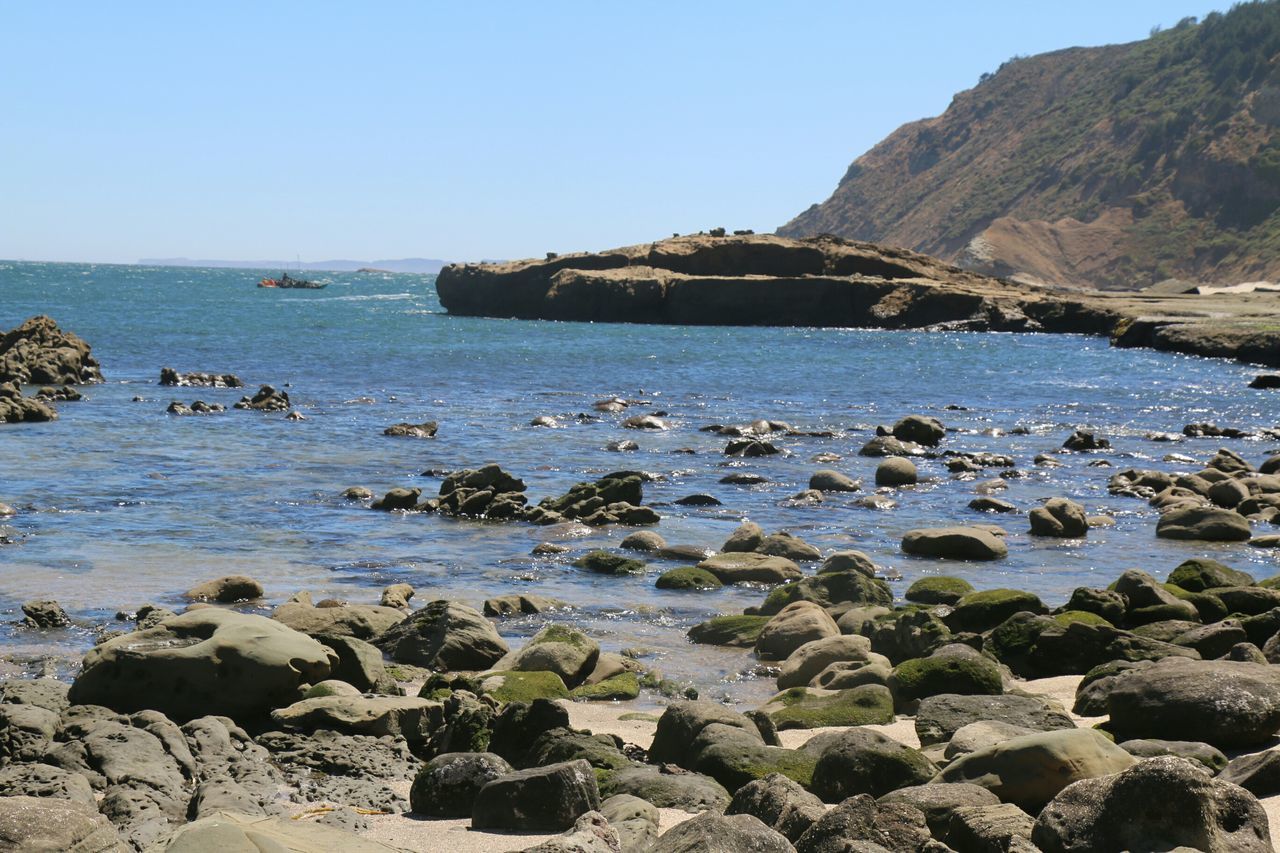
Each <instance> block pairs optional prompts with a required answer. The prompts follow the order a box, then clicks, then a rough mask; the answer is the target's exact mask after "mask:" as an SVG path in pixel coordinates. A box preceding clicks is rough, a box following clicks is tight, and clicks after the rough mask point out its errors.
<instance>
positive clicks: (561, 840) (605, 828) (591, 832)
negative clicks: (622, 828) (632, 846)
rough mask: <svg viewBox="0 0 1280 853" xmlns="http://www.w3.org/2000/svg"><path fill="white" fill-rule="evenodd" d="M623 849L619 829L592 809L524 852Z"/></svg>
mask: <svg viewBox="0 0 1280 853" xmlns="http://www.w3.org/2000/svg"><path fill="white" fill-rule="evenodd" d="M654 834H655V835H656V833H654ZM621 849H622V836H621V834H620V832H619V830H618V829H617V828H616V827H615V826H613V824H612V823H611V822H610V821H609V819H608V818H607V817H605V816H604V815H603V814H601V813H600V812H598V811H590V812H587V813H586V814H584V815H582V817H580V818H578V819H577V820H576V821H574V823H573V826H572V827H570V828H569V829H567V830H565V831H564V832H563V833H562V834H560V835H557V836H556V837H555V838H549V839H547V840H546V841H544V842H542V843H541V844H535V845H534V846H532V847H526V848H525V849H524V851H523V853H619V851H620V850H621Z"/></svg>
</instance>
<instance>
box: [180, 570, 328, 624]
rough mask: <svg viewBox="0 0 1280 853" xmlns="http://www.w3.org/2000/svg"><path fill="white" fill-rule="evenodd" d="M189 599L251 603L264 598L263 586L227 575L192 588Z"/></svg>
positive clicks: (189, 591)
mask: <svg viewBox="0 0 1280 853" xmlns="http://www.w3.org/2000/svg"><path fill="white" fill-rule="evenodd" d="M187 598H190V599H192V600H194V601H217V602H219V603H221V604H231V603H233V602H236V601H251V600H253V599H256V598H262V584H260V583H258V582H257V581H256V580H254V579H253V578H251V577H247V576H245V575H226V576H225V577H220V578H217V579H215V580H211V581H205V582H204V583H202V584H198V585H196V586H194V587H192V588H191V589H189V590H188V591H187ZM291 627H292V626H291ZM295 630H296V629H295ZM303 633H306V632H305V631H304V632H303Z"/></svg>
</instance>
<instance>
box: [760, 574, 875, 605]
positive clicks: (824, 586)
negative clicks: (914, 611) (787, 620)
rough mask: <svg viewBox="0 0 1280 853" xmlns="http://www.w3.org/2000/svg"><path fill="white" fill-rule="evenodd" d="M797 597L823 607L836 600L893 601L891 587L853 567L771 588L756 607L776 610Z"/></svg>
mask: <svg viewBox="0 0 1280 853" xmlns="http://www.w3.org/2000/svg"><path fill="white" fill-rule="evenodd" d="M799 601H809V602H812V603H814V604H817V605H819V606H821V607H824V608H827V607H833V606H835V605H838V604H872V605H886V606H887V605H890V604H892V603H893V590H891V589H890V588H889V584H887V583H885V582H884V581H883V580H881V579H880V578H872V577H868V576H867V574H866V573H865V572H862V571H859V570H857V569H846V570H842V571H831V572H820V573H818V574H816V575H813V576H811V577H806V578H801V579H800V580H798V581H793V582H791V583H787V584H784V585H782V586H780V587H778V588H777V589H774V590H773V591H771V592H770V593H769V595H768V596H766V598H765V600H764V604H762V605H761V606H760V608H759V610H760V612H761V613H764V614H776V613H780V612H781V611H782V610H783V608H785V607H787V606H789V605H791V604H794V603H795V602H799Z"/></svg>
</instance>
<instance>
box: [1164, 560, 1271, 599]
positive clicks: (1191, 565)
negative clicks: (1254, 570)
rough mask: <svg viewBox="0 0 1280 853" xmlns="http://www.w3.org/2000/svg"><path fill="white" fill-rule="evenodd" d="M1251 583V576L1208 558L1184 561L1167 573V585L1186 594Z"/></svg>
mask: <svg viewBox="0 0 1280 853" xmlns="http://www.w3.org/2000/svg"><path fill="white" fill-rule="evenodd" d="M1253 582H1254V581H1253V576H1252V575H1250V574H1248V573H1246V572H1241V571H1237V570H1235V569H1233V568H1231V567H1230V566H1224V565H1223V564H1222V563H1219V562H1218V561H1217V560H1210V559H1209V558H1208V557H1197V558H1194V559H1191V560H1186V561H1185V562H1183V563H1182V564H1180V565H1179V566H1178V567H1177V568H1176V569H1174V570H1173V571H1172V572H1170V573H1169V583H1172V584H1177V585H1178V586H1180V587H1182V588H1183V589H1185V590H1186V591H1187V592H1204V591H1205V590H1206V589H1211V588H1213V587H1215V586H1250V585H1252V584H1253Z"/></svg>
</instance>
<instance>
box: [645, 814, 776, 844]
mask: <svg viewBox="0 0 1280 853" xmlns="http://www.w3.org/2000/svg"><path fill="white" fill-rule="evenodd" d="M794 850H795V848H794V847H792V846H791V842H790V841H787V839H786V838H785V837H784V836H783V835H781V834H780V833H778V832H777V831H775V830H773V829H770V828H769V827H767V826H765V825H764V824H763V823H761V822H760V819H759V818H756V817H752V816H751V815H749V814H737V815H727V816H726V815H722V814H717V813H716V812H710V811H709V812H703V813H702V814H700V815H698V816H697V817H695V818H693V819H691V820H686V821H684V822H683V823H679V824H676V825H675V826H673V827H671V829H668V830H667V831H666V832H664V833H663V834H662V836H661V837H660V838H659V839H658V840H657V842H656V843H655V844H654V845H653V846H652V847H650V848H649V850H648V853H794Z"/></svg>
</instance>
